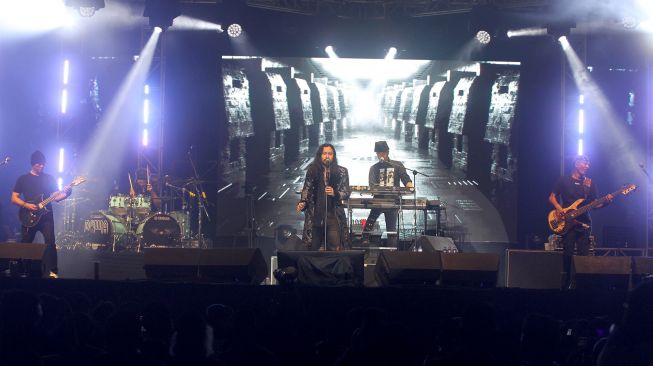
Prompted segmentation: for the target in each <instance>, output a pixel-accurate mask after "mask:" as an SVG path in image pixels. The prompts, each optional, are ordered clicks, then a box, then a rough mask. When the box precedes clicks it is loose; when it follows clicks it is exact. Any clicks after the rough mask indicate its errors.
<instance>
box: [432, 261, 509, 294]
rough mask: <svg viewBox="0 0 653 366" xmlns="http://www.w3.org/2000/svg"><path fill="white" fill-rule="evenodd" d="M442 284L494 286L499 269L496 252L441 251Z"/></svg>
mask: <svg viewBox="0 0 653 366" xmlns="http://www.w3.org/2000/svg"><path fill="white" fill-rule="evenodd" d="M441 259H442V275H441V278H440V284H441V285H443V286H463V287H495V286H496V284H497V273H498V271H499V255H498V254H496V253H442V254H441Z"/></svg>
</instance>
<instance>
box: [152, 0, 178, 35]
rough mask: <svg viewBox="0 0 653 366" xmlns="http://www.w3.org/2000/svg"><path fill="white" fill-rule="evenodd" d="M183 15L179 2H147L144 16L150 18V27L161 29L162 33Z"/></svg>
mask: <svg viewBox="0 0 653 366" xmlns="http://www.w3.org/2000/svg"><path fill="white" fill-rule="evenodd" d="M179 15H181V10H179V2H178V1H177V0H146V1H145V9H144V10H143V16H144V17H147V18H149V24H150V27H153V28H156V27H158V28H160V29H161V32H163V31H164V30H166V29H168V27H170V26H171V25H172V22H173V20H174V19H175V18H176V17H178V16H179Z"/></svg>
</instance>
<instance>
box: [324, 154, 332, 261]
mask: <svg viewBox="0 0 653 366" xmlns="http://www.w3.org/2000/svg"><path fill="white" fill-rule="evenodd" d="M326 163H327V164H326V168H325V169H324V251H325V252H326V251H327V228H328V224H327V222H328V217H329V194H328V193H327V192H326V187H328V186H329V178H330V175H329V174H330V170H331V161H330V160H327V161H326Z"/></svg>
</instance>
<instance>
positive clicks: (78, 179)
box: [70, 175, 86, 187]
mask: <svg viewBox="0 0 653 366" xmlns="http://www.w3.org/2000/svg"><path fill="white" fill-rule="evenodd" d="M84 182H86V177H85V176H82V175H80V176H78V177H75V179H73V181H72V182H70V186H71V187H75V186H78V185H80V184H82V183H84Z"/></svg>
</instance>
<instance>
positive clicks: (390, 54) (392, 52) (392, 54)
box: [385, 47, 397, 60]
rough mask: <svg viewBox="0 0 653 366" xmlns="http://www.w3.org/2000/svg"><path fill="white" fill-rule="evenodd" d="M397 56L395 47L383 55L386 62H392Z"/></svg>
mask: <svg viewBox="0 0 653 366" xmlns="http://www.w3.org/2000/svg"><path fill="white" fill-rule="evenodd" d="M395 56H397V49H396V48H395V47H390V49H389V50H388V53H387V54H386V55H385V59H386V60H392V59H394V58H395Z"/></svg>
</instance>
